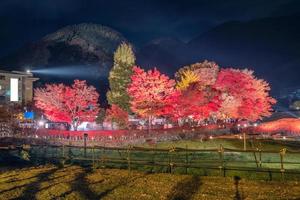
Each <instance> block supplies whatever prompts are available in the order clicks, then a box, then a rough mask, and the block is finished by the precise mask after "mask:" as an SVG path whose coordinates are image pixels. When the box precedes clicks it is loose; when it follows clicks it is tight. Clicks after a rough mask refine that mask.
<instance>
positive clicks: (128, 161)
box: [127, 145, 132, 174]
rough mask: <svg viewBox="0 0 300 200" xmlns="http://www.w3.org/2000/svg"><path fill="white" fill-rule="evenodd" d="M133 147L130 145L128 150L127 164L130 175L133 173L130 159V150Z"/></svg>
mask: <svg viewBox="0 0 300 200" xmlns="http://www.w3.org/2000/svg"><path fill="white" fill-rule="evenodd" d="M131 148H132V147H131V146H130V145H129V146H128V148H127V163H128V174H130V172H131V158H130V150H131Z"/></svg>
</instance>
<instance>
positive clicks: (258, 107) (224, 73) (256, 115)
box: [214, 69, 276, 121]
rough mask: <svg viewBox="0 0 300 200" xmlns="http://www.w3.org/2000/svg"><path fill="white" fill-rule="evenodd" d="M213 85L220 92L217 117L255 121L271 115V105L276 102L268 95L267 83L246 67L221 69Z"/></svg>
mask: <svg viewBox="0 0 300 200" xmlns="http://www.w3.org/2000/svg"><path fill="white" fill-rule="evenodd" d="M214 87H215V88H216V89H217V90H219V91H220V92H221V100H222V105H221V108H220V109H219V111H218V113H217V116H218V117H219V118H222V117H224V118H226V117H227V118H232V119H246V120H249V121H255V120H258V119H261V118H262V117H266V116H269V115H271V107H272V105H273V104H274V103H276V100H275V99H273V98H272V97H270V96H269V91H270V87H269V85H268V83H267V82H265V81H264V80H262V79H257V78H255V77H254V75H253V71H250V70H247V69H245V70H238V69H222V70H221V71H220V72H219V74H218V78H217V81H216V83H215V86H214Z"/></svg>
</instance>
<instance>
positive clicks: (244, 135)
mask: <svg viewBox="0 0 300 200" xmlns="http://www.w3.org/2000/svg"><path fill="white" fill-rule="evenodd" d="M243 139H244V151H246V150H247V141H246V139H247V138H246V132H245V131H244V133H243Z"/></svg>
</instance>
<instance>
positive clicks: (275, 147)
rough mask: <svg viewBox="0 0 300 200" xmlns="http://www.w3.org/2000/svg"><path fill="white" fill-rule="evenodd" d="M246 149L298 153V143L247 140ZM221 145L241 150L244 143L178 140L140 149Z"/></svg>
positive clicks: (210, 147) (299, 145)
mask: <svg viewBox="0 0 300 200" xmlns="http://www.w3.org/2000/svg"><path fill="white" fill-rule="evenodd" d="M246 144H247V145H246V146H247V149H256V148H260V149H261V150H265V151H279V150H280V149H282V148H287V149H289V150H292V151H297V150H298V151H299V152H300V141H288V140H251V139H248V140H247V143H246ZM220 145H222V146H223V147H224V148H228V149H239V150H241V149H243V147H244V143H243V140H242V139H219V138H215V139H209V140H203V141H201V140H200V139H199V140H179V141H170V142H159V143H157V144H155V145H149V144H142V145H140V146H142V147H152V148H153V147H157V148H172V147H180V148H186V147H187V148H189V149H213V148H219V147H220Z"/></svg>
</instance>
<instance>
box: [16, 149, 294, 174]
mask: <svg viewBox="0 0 300 200" xmlns="http://www.w3.org/2000/svg"><path fill="white" fill-rule="evenodd" d="M11 148H12V149H13V147H11ZM18 149H19V151H20V149H23V150H25V151H28V152H29V156H30V160H31V161H33V162H40V161H58V162H60V163H62V164H64V163H66V162H71V163H80V164H85V165H91V166H92V167H102V168H122V169H128V170H129V171H130V170H132V169H137V170H144V171H150V172H169V173H189V174H201V175H213V176H216V175H220V176H235V175H241V176H247V177H251V178H252V177H253V178H263V179H268V180H273V179H281V180H284V179H296V180H299V179H300V152H298V151H289V150H287V149H281V150H280V151H279V152H276V151H262V150H260V149H255V150H247V151H244V150H236V149H228V148H223V146H222V145H220V146H219V148H216V149H190V148H188V147H186V148H175V147H174V148H169V149H164V148H143V147H134V146H128V147H127V148H118V147H105V146H85V147H79V146H71V145H63V146H55V145H50V146H49V145H47V146H46V145H45V146H42V145H32V146H24V147H19V148H18Z"/></svg>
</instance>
